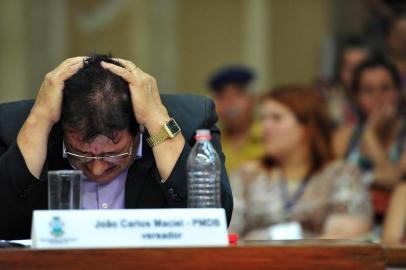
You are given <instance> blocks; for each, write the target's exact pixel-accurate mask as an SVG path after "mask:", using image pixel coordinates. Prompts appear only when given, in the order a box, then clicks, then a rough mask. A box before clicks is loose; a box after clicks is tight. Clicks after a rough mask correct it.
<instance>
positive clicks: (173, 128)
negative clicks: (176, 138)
mask: <svg viewBox="0 0 406 270" xmlns="http://www.w3.org/2000/svg"><path fill="white" fill-rule="evenodd" d="M166 126H167V128H168V129H169V131H170V132H171V133H172V134H173V135H175V134H176V133H177V132H178V131H179V126H178V124H176V122H175V120H173V119H171V120H170V121H169V122H168V123H166Z"/></svg>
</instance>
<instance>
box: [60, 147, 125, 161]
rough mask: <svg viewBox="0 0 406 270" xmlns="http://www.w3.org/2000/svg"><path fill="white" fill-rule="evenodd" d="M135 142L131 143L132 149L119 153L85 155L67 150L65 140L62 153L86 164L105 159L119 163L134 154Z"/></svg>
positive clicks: (64, 156)
mask: <svg viewBox="0 0 406 270" xmlns="http://www.w3.org/2000/svg"><path fill="white" fill-rule="evenodd" d="M132 151H133V142H132V143H131V146H130V150H129V151H127V152H125V153H120V154H117V155H103V156H84V155H79V154H76V153H72V152H69V151H67V150H66V146H65V142H62V155H63V158H69V159H72V160H74V161H77V162H78V163H80V164H86V163H89V162H91V161H94V160H103V161H106V162H108V163H113V164H117V163H120V162H121V161H123V160H124V159H125V158H127V157H129V156H131V155H132Z"/></svg>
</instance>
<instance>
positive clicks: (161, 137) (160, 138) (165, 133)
mask: <svg viewBox="0 0 406 270" xmlns="http://www.w3.org/2000/svg"><path fill="white" fill-rule="evenodd" d="M179 132H180V128H179V126H178V124H177V123H176V121H175V119H173V118H171V119H169V121H168V122H166V123H162V129H161V130H160V131H159V132H158V134H156V135H153V136H151V137H149V138H148V139H147V142H148V144H149V146H151V147H154V146H157V145H158V144H160V143H162V142H164V141H165V140H166V139H168V138H170V139H172V138H174V137H175V136H176V135H178V133H179Z"/></svg>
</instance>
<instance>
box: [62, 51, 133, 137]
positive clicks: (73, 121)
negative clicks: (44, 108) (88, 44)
mask: <svg viewBox="0 0 406 270" xmlns="http://www.w3.org/2000/svg"><path fill="white" fill-rule="evenodd" d="M101 61H104V62H108V63H112V64H115V65H118V66H121V67H123V65H122V64H120V63H119V62H118V61H116V60H114V59H113V58H112V57H111V55H91V56H89V57H88V58H86V59H85V60H84V66H83V68H81V69H80V70H79V71H78V72H77V73H76V74H75V75H73V76H72V77H71V78H69V79H68V80H67V81H65V87H64V89H63V102H62V116H61V123H62V128H63V130H64V132H72V133H79V134H80V136H81V139H82V141H83V142H87V143H89V142H91V141H92V140H93V139H94V138H95V137H97V136H99V135H104V136H106V137H108V138H109V139H111V140H112V141H113V142H115V141H116V132H117V131H123V130H127V131H129V132H130V134H132V135H135V134H136V133H137V131H138V127H139V125H138V123H137V122H136V120H135V117H134V114H133V108H132V102H131V95H130V89H129V86H128V83H127V82H126V81H124V80H123V79H122V78H121V77H120V76H118V75H115V74H114V73H112V72H111V71H109V70H107V69H104V68H103V67H102V66H101V65H100V63H101Z"/></svg>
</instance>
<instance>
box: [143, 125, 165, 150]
mask: <svg viewBox="0 0 406 270" xmlns="http://www.w3.org/2000/svg"><path fill="white" fill-rule="evenodd" d="M167 138H169V135H168V133H167V132H166V130H165V128H164V127H162V129H161V130H160V131H159V132H158V134H156V135H154V136H150V137H149V138H147V142H148V144H149V146H151V147H154V146H157V145H158V144H160V143H162V142H163V141H165V140H166V139H167Z"/></svg>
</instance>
